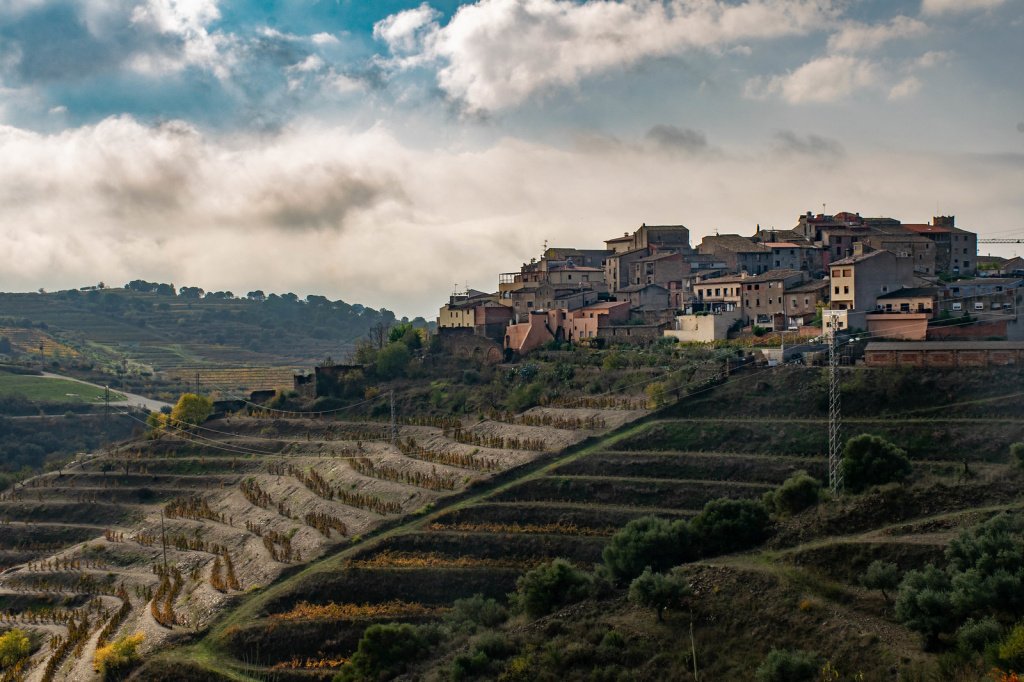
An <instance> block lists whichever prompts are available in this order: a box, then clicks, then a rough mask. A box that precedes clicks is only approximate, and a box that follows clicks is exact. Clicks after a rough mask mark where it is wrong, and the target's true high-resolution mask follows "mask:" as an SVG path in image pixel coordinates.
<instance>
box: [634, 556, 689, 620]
mask: <svg viewBox="0 0 1024 682" xmlns="http://www.w3.org/2000/svg"><path fill="white" fill-rule="evenodd" d="M691 593H692V590H691V589H690V584H689V582H687V580H686V578H685V576H683V575H682V573H680V571H679V569H675V570H673V571H672V572H671V573H668V574H665V573H654V572H653V571H651V567H650V566H648V567H647V568H645V569H644V572H643V573H641V574H640V575H639V576H638V577H637V578H636V579H635V580H633V582H632V583H630V585H629V600H630V601H631V602H634V603H635V604H639V605H640V606H646V607H649V608H653V609H654V611H655V613H657V614H658V620H659V621H660V620H662V619H663V618H662V614H664V612H665V609H670V608H672V607H676V606H680V605H681V604H682V602H683V599H685V598H686V597H688V596H689V595H690V594H691Z"/></svg>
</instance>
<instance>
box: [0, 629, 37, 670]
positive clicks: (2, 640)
mask: <svg viewBox="0 0 1024 682" xmlns="http://www.w3.org/2000/svg"><path fill="white" fill-rule="evenodd" d="M31 653H32V642H31V641H30V640H29V638H28V635H27V634H25V631H24V630H19V629H17V628H15V629H13V630H8V631H7V632H5V633H4V634H2V635H0V670H6V669H7V668H13V667H14V666H15V665H17V663H18V662H19V661H21V660H23V659H25V658H28V656H29V654H31Z"/></svg>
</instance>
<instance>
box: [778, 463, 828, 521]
mask: <svg viewBox="0 0 1024 682" xmlns="http://www.w3.org/2000/svg"><path fill="white" fill-rule="evenodd" d="M820 497H821V482H820V481H819V480H818V479H816V478H813V477H812V476H808V475H807V472H805V471H798V472H796V473H795V474H793V475H792V476H790V477H789V478H787V479H786V480H785V481H783V483H782V485H780V486H779V487H778V488H776V489H775V491H774V492H773V493H772V497H771V500H772V508H773V509H774V510H775V511H776V512H777V513H781V514H796V513H798V512H802V511H803V510H804V509H807V508H808V507H813V506H814V505H816V504H818V499H819V498H820Z"/></svg>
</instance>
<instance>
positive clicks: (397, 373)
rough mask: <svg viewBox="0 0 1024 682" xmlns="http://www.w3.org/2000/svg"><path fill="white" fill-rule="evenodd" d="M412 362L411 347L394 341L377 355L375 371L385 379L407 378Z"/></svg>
mask: <svg viewBox="0 0 1024 682" xmlns="http://www.w3.org/2000/svg"><path fill="white" fill-rule="evenodd" d="M411 360H412V355H411V354H410V353H409V347H408V346H406V345H405V344H404V343H402V342H400V341H393V342H391V343H389V344H388V345H386V346H384V347H383V348H381V349H380V351H379V352H378V353H377V357H376V362H375V364H374V369H375V371H376V372H377V374H378V375H379V376H381V377H382V378H384V379H395V378H398V377H401V376H405V372H406V370H407V369H408V368H409V362H410V361H411Z"/></svg>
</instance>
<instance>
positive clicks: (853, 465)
mask: <svg viewBox="0 0 1024 682" xmlns="http://www.w3.org/2000/svg"><path fill="white" fill-rule="evenodd" d="M841 466H842V470H843V484H844V485H845V486H846V488H847V489H848V490H850V491H851V492H855V493H859V492H861V491H863V490H865V489H866V488H870V487H871V486H875V485H882V484H884V483H892V482H894V481H902V480H903V479H905V478H906V477H907V476H909V475H910V472H911V469H912V467H911V464H910V460H909V459H907V453H906V452H904V451H903V450H902V449H900V448H898V447H896V446H895V445H893V444H892V443H890V442H889V441H887V440H886V439H884V438H881V437H880V436H874V435H871V434H867V433H862V434H861V435H859V436H854V437H853V438H851V439H850V440H848V441H846V446H845V447H844V448H843V461H842V463H841Z"/></svg>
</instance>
